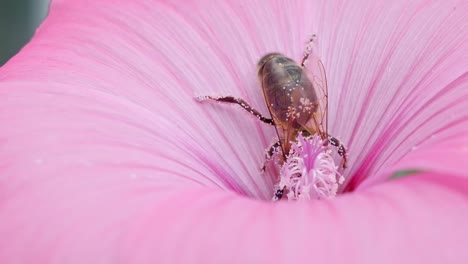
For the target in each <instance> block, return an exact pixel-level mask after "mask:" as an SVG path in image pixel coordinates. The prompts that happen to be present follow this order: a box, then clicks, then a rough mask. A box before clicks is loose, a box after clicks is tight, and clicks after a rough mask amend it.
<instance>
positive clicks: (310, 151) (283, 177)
mask: <svg viewBox="0 0 468 264" xmlns="http://www.w3.org/2000/svg"><path fill="white" fill-rule="evenodd" d="M344 180H345V179H344V177H343V176H342V175H341V174H340V173H339V172H338V166H336V165H335V161H334V159H333V157H332V156H331V149H330V148H329V147H328V146H325V142H324V140H322V139H321V138H320V137H319V136H318V135H313V136H308V137H304V136H303V135H302V134H299V136H298V138H297V142H292V148H291V151H290V153H289V155H288V156H287V159H286V161H285V162H284V164H283V165H282V166H281V169H280V179H279V183H278V184H277V185H276V186H275V188H276V191H275V196H274V197H273V200H278V199H279V197H281V196H282V195H284V194H285V195H286V197H287V199H288V200H311V199H330V198H333V197H335V196H336V194H337V192H338V189H339V186H340V185H341V184H343V182H344ZM279 194H280V195H279Z"/></svg>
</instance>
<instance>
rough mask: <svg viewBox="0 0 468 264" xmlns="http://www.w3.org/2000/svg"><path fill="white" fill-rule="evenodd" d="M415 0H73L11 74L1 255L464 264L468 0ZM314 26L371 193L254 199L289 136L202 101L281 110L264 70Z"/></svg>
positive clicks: (1, 91) (357, 181) (334, 119)
mask: <svg viewBox="0 0 468 264" xmlns="http://www.w3.org/2000/svg"><path fill="white" fill-rule="evenodd" d="M407 2H408V1H386V2H384V1H381V3H376V2H374V1H364V0H362V1H361V2H356V1H353V2H350V1H349V2H343V3H342V2H339V1H336V2H331V1H323V2H322V3H316V2H312V1H294V2H286V1H278V2H275V1H268V2H265V1H258V2H251V1H246V2H232V3H228V2H221V1H218V2H216V3H214V2H208V1H193V2H190V3H184V4H183V5H182V4H171V3H166V2H162V1H124V0H121V1H110V0H103V1H78V0H75V1H73V0H68V1H64V0H63V1H56V2H54V4H53V6H52V11H51V13H50V15H49V17H48V18H47V20H46V22H45V23H44V25H42V27H41V28H40V30H39V31H38V33H37V34H36V36H35V38H34V39H33V41H32V42H31V43H30V44H29V45H28V46H26V47H25V48H24V49H23V50H22V52H21V53H20V54H18V55H17V56H16V57H15V58H13V59H12V60H11V61H10V62H9V63H8V64H7V65H6V66H4V67H3V68H2V69H1V70H0V98H1V99H0V100H1V101H0V102H1V103H0V122H1V123H2V124H3V125H2V129H1V130H0V144H1V145H0V219H2V220H1V221H0V235H1V236H0V263H31V262H32V263H116V262H121V263H145V262H148V263H154V262H155V261H157V262H158V263H177V262H180V263H201V262H207V263H242V262H245V263H262V262H267V261H268V262H278V263H284V262H290V263H293V262H317V263H321V262H322V263H323V262H330V263H333V262H337V263H338V262H339V263H342V262H344V261H347V262H356V263H385V262H388V263H398V262H415V263H422V262H426V263H457V262H458V263H462V261H463V260H466V259H467V258H468V256H467V255H466V253H465V252H466V251H465V249H464V247H465V245H466V244H467V242H468V241H467V238H466V235H464V234H466V233H468V232H467V231H468V230H467V229H468V225H467V224H466V223H467V220H468V215H467V213H466V212H468V210H466V209H467V206H468V205H467V195H466V194H467V188H468V183H467V181H466V175H467V173H466V171H467V169H468V166H467V165H466V163H465V162H464V161H466V158H467V157H468V155H467V153H468V152H467V151H466V149H467V147H468V144H467V140H466V136H465V135H466V132H467V127H468V126H467V121H468V120H467V116H468V109H467V108H466V105H467V104H466V103H467V101H468V96H467V95H468V94H467V91H468V90H467V89H466V88H467V81H466V79H467V73H466V69H467V66H468V60H467V56H466V54H468V52H467V51H468V44H467V43H468V42H467V40H468V39H467V38H468V32H467V31H468V27H467V26H466V21H467V20H466V18H467V17H466V14H468V12H467V11H468V4H467V3H466V1H445V2H437V3H429V2H427V1H411V2H408V3H407ZM313 33H316V34H317V35H318V36H319V41H320V42H319V43H320V50H319V51H320V52H319V53H320V56H321V58H322V60H323V62H324V63H325V68H326V70H327V74H328V78H329V95H330V109H329V110H330V132H331V134H333V135H335V136H338V137H339V138H340V139H341V140H342V141H343V142H344V143H346V144H347V145H348V147H349V151H350V154H349V157H350V165H351V168H350V169H349V170H348V172H347V173H348V175H347V177H348V178H351V179H352V180H351V181H350V182H349V183H348V190H354V189H358V191H356V192H354V193H352V194H347V195H344V196H342V197H340V198H338V199H336V200H334V201H331V202H322V203H296V204H286V203H281V204H278V205H272V204H269V203H264V202H260V201H256V200H249V199H246V198H243V197H240V196H238V195H236V194H240V195H243V196H247V197H252V198H260V199H269V198H270V197H271V192H272V185H273V180H274V179H273V178H274V177H275V176H276V175H275V173H274V172H270V173H269V174H268V175H266V176H261V175H259V167H260V165H261V164H262V162H263V150H264V149H265V148H266V147H267V146H268V144H269V143H270V142H271V141H272V140H273V139H274V137H275V132H274V129H273V128H272V127H268V126H265V125H262V124H259V123H258V122H257V120H255V119H254V118H248V116H247V115H246V114H244V113H242V112H241V111H240V110H239V109H238V108H236V107H232V108H230V107H227V106H224V105H223V106H221V105H209V104H199V103H197V102H195V101H194V100H193V96H194V95H198V94H214V95H216V94H223V95H227V94H230V95H234V96H239V97H242V98H244V99H246V100H247V101H249V102H250V103H251V104H252V105H253V106H255V107H256V108H258V109H259V110H260V111H261V112H263V113H267V109H266V107H265V105H264V100H263V98H262V95H261V92H260V89H259V86H258V84H257V80H256V76H255V62H256V61H257V60H258V59H259V57H260V56H262V55H263V54H264V53H266V52H270V51H281V52H283V53H285V54H286V55H289V56H292V57H293V58H295V59H300V56H301V53H302V51H303V49H304V45H305V43H304V41H305V40H306V39H307V36H308V35H310V34H313ZM413 147H416V150H414V151H412V152H411V153H410V150H411V149H412V148H413ZM408 153H409V154H408ZM440 153H443V154H444V155H443V156H442V157H440V156H439V158H438V155H439V154H440ZM408 168H409V169H422V170H427V171H429V170H432V171H435V172H433V173H426V174H420V175H418V176H414V177H411V178H407V179H404V180H398V181H390V182H388V183H386V184H376V183H381V182H382V181H383V180H385V179H387V178H388V176H389V175H390V174H391V173H392V172H393V171H395V170H400V169H408ZM370 185H374V186H373V187H370ZM358 187H359V188H358Z"/></svg>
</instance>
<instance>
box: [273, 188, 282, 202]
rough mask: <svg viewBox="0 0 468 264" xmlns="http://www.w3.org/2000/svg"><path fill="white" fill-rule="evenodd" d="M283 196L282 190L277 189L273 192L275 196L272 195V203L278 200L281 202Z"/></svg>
mask: <svg viewBox="0 0 468 264" xmlns="http://www.w3.org/2000/svg"><path fill="white" fill-rule="evenodd" d="M283 194H284V188H279V187H278V188H277V189H276V190H275V194H274V195H273V199H272V200H273V201H278V200H281V198H282V197H283Z"/></svg>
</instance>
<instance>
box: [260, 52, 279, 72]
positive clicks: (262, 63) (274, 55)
mask: <svg viewBox="0 0 468 264" xmlns="http://www.w3.org/2000/svg"><path fill="white" fill-rule="evenodd" d="M277 57H284V55H283V54H281V53H277V52H274V53H268V54H265V55H264V56H263V57H262V58H261V59H260V60H259V61H258V63H257V76H258V77H260V75H261V74H262V72H263V68H264V67H265V64H266V63H267V62H269V61H271V60H272V59H274V58H277Z"/></svg>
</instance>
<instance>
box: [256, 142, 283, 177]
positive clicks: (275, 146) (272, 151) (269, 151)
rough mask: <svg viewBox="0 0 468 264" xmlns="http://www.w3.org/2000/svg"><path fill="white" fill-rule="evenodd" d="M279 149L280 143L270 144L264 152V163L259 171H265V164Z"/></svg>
mask: <svg viewBox="0 0 468 264" xmlns="http://www.w3.org/2000/svg"><path fill="white" fill-rule="evenodd" d="M280 147H281V141H279V140H278V141H276V142H275V143H273V144H271V145H270V147H269V148H268V149H267V150H266V151H265V162H264V163H263V166H262V168H261V169H260V170H261V171H265V168H266V164H267V162H268V161H270V160H271V158H273V155H275V153H278V149H280Z"/></svg>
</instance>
